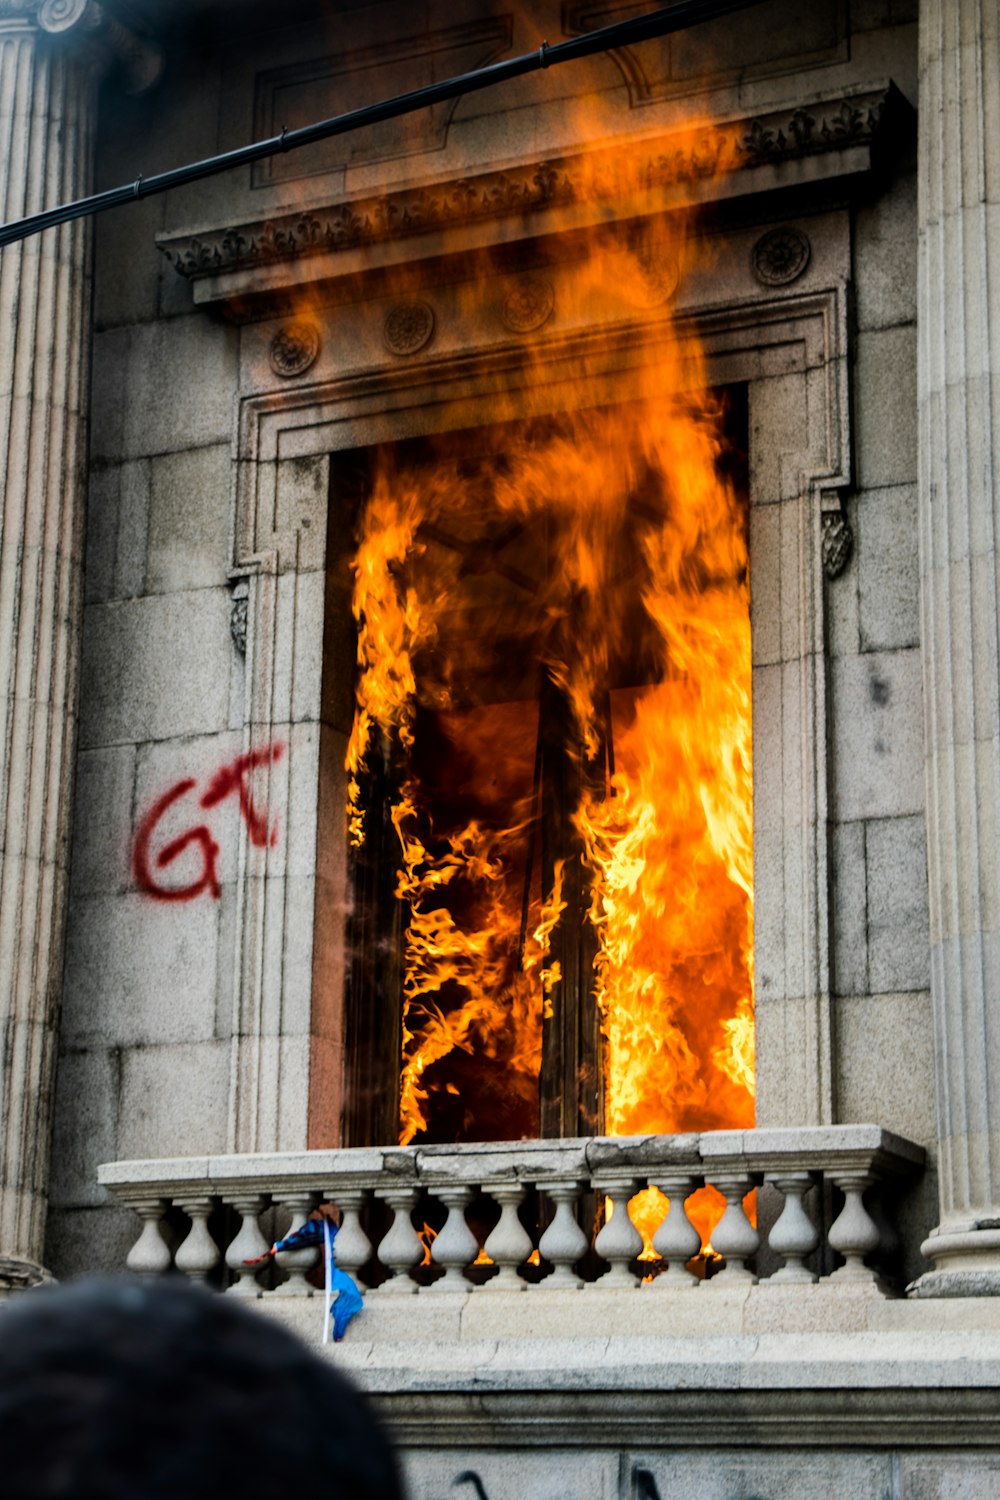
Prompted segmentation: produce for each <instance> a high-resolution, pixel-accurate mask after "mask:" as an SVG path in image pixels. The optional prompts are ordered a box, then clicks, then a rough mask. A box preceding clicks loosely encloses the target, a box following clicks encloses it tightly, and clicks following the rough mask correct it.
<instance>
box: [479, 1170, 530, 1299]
mask: <svg viewBox="0 0 1000 1500" xmlns="http://www.w3.org/2000/svg"><path fill="white" fill-rule="evenodd" d="M488 1192H489V1195H490V1197H491V1198H494V1199H495V1200H496V1202H497V1203H499V1205H500V1218H499V1219H498V1220H497V1222H496V1224H495V1226H494V1228H493V1229H492V1230H491V1232H490V1234H489V1236H488V1237H487V1240H486V1244H485V1245H484V1247H483V1248H484V1249H485V1251H486V1254H487V1255H488V1256H489V1257H490V1260H492V1261H493V1263H494V1264H495V1265H497V1266H499V1268H500V1269H499V1271H498V1272H497V1274H496V1276H494V1277H492V1278H491V1279H490V1280H489V1281H487V1282H486V1283H485V1286H484V1288H483V1289H484V1291H497V1292H525V1291H527V1289H528V1283H527V1282H526V1281H525V1280H524V1279H523V1278H522V1277H520V1276H519V1275H518V1274H517V1268H518V1266H520V1265H523V1264H524V1262H525V1261H526V1260H527V1258H528V1256H529V1255H530V1254H531V1251H532V1244H531V1236H530V1235H529V1233H528V1231H527V1230H526V1229H525V1227H524V1225H523V1224H522V1223H521V1220H520V1218H519V1217H518V1212H517V1210H518V1209H519V1207H520V1206H521V1204H522V1203H523V1202H524V1184H523V1182H491V1183H490V1184H489V1187H488Z"/></svg>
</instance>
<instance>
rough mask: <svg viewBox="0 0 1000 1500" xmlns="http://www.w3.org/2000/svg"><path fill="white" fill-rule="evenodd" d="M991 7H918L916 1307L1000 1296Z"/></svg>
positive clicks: (999, 627) (996, 296)
mask: <svg viewBox="0 0 1000 1500" xmlns="http://www.w3.org/2000/svg"><path fill="white" fill-rule="evenodd" d="M998 142H1000V9H998V7H997V3H996V0H921V5H920V209H919V212H920V247H919V331H920V345H919V400H920V495H919V525H920V547H921V611H922V646H923V666H924V700H925V701H924V710H925V765H926V787H927V830H928V870H929V877H930V909H931V987H932V997H933V1006H934V1023H935V1068H936V1081H937V1104H938V1137H939V1169H940V1194H941V1222H940V1224H939V1225H938V1227H937V1228H936V1229H935V1230H934V1231H933V1233H932V1234H931V1236H930V1238H929V1239H928V1240H927V1241H926V1243H925V1244H924V1245H923V1247H922V1249H923V1253H924V1254H925V1255H926V1256H927V1257H928V1258H929V1259H931V1260H933V1261H934V1264H935V1268H934V1270H933V1271H932V1272H931V1273H929V1274H928V1275H926V1276H924V1277H923V1278H921V1280H920V1281H919V1282H918V1283H917V1286H916V1291H917V1293H918V1294H919V1295H921V1296H942V1295H945V1296H949V1295H950V1296H967V1295H983V1294H990V1293H993V1294H996V1293H1000V667H998V663H1000V615H998V610H1000V575H998V565H1000V549H998V524H1000V150H998Z"/></svg>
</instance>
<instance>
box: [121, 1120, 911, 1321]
mask: <svg viewBox="0 0 1000 1500" xmlns="http://www.w3.org/2000/svg"><path fill="white" fill-rule="evenodd" d="M923 1161H924V1152H923V1149H922V1148H921V1147H920V1146H917V1145H914V1144H913V1143H912V1142H910V1141H907V1140H904V1139H902V1138H901V1137H899V1136H896V1135H892V1134H891V1133H889V1132H888V1131H885V1130H883V1129H881V1128H880V1127H878V1126H875V1125H845V1126H831V1127H819V1128H811V1129H801V1130H748V1131H717V1132H709V1133H705V1134H701V1135H693V1134H692V1135H674V1136H650V1137H636V1138H604V1137H599V1138H594V1139H586V1140H562V1141H519V1142H513V1143H511V1142H504V1143H500V1144H487V1145H465V1146H411V1147H385V1148H360V1149H352V1150H329V1151H325V1150H324V1151H306V1152H288V1153H281V1154H269V1155H239V1156H216V1157H195V1158H186V1159H183V1160H165V1161H132V1162H113V1163H108V1164H106V1165H104V1166H102V1167H101V1168H100V1171H99V1178H100V1181H101V1183H103V1185H104V1186H105V1187H106V1188H107V1189H108V1190H109V1191H110V1192H111V1193H112V1194H113V1196H114V1197H115V1198H116V1199H117V1200H118V1201H119V1202H120V1203H122V1204H124V1205H127V1206H128V1207H130V1208H132V1209H133V1210H134V1211H135V1212H136V1213H137V1214H138V1215H139V1217H140V1219H141V1220H142V1230H141V1233H140V1235H139V1237H138V1238H137V1239H136V1241H135V1244H134V1245H133V1246H132V1249H131V1251H130V1252H129V1255H128V1258H127V1265H128V1268H129V1269H130V1270H132V1271H135V1272H140V1273H158V1272H163V1271H167V1270H169V1269H170V1268H171V1267H172V1266H173V1267H176V1268H177V1269H178V1270H180V1271H183V1272H184V1273H185V1274H186V1275H188V1276H190V1277H192V1278H193V1279H195V1280H210V1281H212V1282H213V1283H214V1284H216V1285H220V1286H224V1287H226V1288H227V1289H228V1291H229V1293H230V1294H232V1295H236V1296H254V1297H256V1296H263V1297H264V1298H275V1297H287V1296H293V1297H296V1296H298V1297H300V1296H307V1295H311V1293H312V1291H313V1288H312V1286H311V1285H310V1284H309V1281H308V1280H307V1277H308V1276H309V1274H310V1272H311V1271H312V1270H313V1268H314V1267H315V1266H316V1264H317V1262H318V1260H319V1251H318V1250H317V1249H315V1248H307V1249H304V1250H297V1251H294V1252H283V1253H279V1254H278V1256H277V1258H276V1260H277V1266H278V1268H279V1270H278V1273H277V1275H275V1271H274V1268H273V1266H271V1267H269V1268H268V1269H267V1270H266V1271H265V1272H263V1273H262V1272H261V1271H260V1270H259V1269H255V1268H253V1267H250V1266H247V1265H246V1262H247V1261H248V1260H252V1259H253V1258H254V1257H256V1256H259V1255H261V1254H262V1253H263V1252H264V1251H265V1250H266V1249H267V1246H268V1239H267V1238H265V1234H264V1231H263V1229H262V1227H261V1219H262V1216H263V1215H264V1214H265V1213H266V1212H268V1211H273V1210H279V1211H281V1212H278V1213H273V1212H272V1214H271V1217H270V1218H269V1219H268V1220H266V1221H265V1227H267V1228H268V1230H269V1233H270V1234H271V1235H274V1234H276V1233H279V1232H280V1233H287V1232H288V1231H289V1229H295V1228H298V1227H299V1226H300V1225H301V1224H303V1223H304V1222H305V1220H306V1218H307V1217H308V1215H309V1213H310V1212H311V1211H312V1210H313V1209H314V1208H315V1207H317V1206H318V1205H320V1204H321V1203H323V1202H327V1203H332V1204H333V1205H335V1207H336V1209H337V1210H339V1217H340V1229H339V1233H338V1235H337V1239H336V1248H335V1255H336V1261H337V1264H338V1266H339V1267H340V1268H341V1269H342V1270H345V1271H348V1272H349V1273H350V1274H351V1275H352V1276H353V1277H354V1278H355V1280H356V1281H357V1282H358V1284H359V1286H361V1287H362V1289H364V1290H368V1291H371V1292H373V1294H374V1297H375V1299H377V1300H378V1301H379V1302H382V1300H383V1299H386V1303H385V1305H388V1299H395V1298H397V1297H398V1296H399V1295H401V1294H418V1293H422V1294H427V1295H433V1296H434V1297H440V1296H447V1295H448V1294H449V1293H452V1294H453V1293H456V1292H460V1293H466V1294H470V1293H475V1295H476V1297H477V1298H479V1297H485V1296H487V1295H489V1294H490V1293H497V1292H500V1293H503V1292H524V1291H529V1292H531V1293H532V1294H533V1295H537V1294H538V1293H539V1292H541V1291H544V1290H546V1289H548V1290H550V1291H554V1290H558V1289H560V1288H563V1289H571V1290H574V1291H578V1292H580V1293H583V1294H586V1293H587V1292H588V1291H590V1290H591V1289H593V1288H595V1287H601V1288H602V1289H604V1290H606V1291H611V1290H612V1289H617V1290H624V1291H627V1290H630V1289H634V1288H638V1287H640V1286H643V1287H644V1289H648V1290H650V1291H652V1292H653V1293H654V1294H655V1293H656V1292H657V1291H661V1292H662V1291H665V1290H671V1289H691V1290H694V1289H697V1288H701V1289H702V1291H703V1293H708V1294H711V1293H712V1292H713V1291H714V1292H718V1291H719V1290H720V1289H721V1288H725V1287H732V1288H735V1287H737V1286H740V1285H744V1286H750V1285H753V1284H755V1283H758V1282H760V1283H761V1284H762V1285H766V1286H783V1285H787V1284H800V1285H807V1284H810V1283H815V1282H817V1281H821V1282H823V1283H826V1284H833V1285H839V1286H844V1287H846V1286H847V1285H853V1286H857V1287H865V1288H867V1289H869V1290H870V1291H871V1292H872V1293H874V1294H876V1295H889V1294H891V1292H892V1291H893V1290H895V1289H898V1288H893V1286H892V1279H891V1264H892V1259H893V1247H894V1246H898V1240H897V1239H896V1236H895V1232H894V1230H893V1228H892V1226H891V1221H890V1214H891V1209H892V1201H893V1197H894V1194H895V1192H896V1191H898V1190H899V1189H900V1188H901V1187H903V1186H905V1185H906V1183H907V1182H908V1181H909V1180H912V1178H913V1177H914V1175H915V1174H917V1173H919V1171H920V1170H921V1168H922V1166H923ZM706 1185H711V1186H713V1187H715V1188H717V1189H718V1191H719V1193H720V1194H721V1195H722V1197H723V1198H724V1199H725V1210H724V1212H723V1214H722V1217H721V1218H720V1219H719V1220H718V1221H717V1222H716V1224H715V1227H714V1228H713V1230H712V1235H711V1252H712V1253H711V1254H710V1255H706V1254H705V1253H703V1247H702V1241H701V1235H700V1234H699V1232H698V1230H697V1229H696V1228H695V1226H694V1224H693V1223H692V1221H691V1218H690V1217H689V1216H688V1212H687V1209H686V1204H687V1202H688V1201H689V1200H690V1198H691V1196H692V1194H694V1193H695V1192H696V1191H697V1190H698V1189H699V1188H702V1187H704V1186H706ZM647 1187H656V1188H658V1189H660V1191H661V1192H662V1193H663V1195H664V1196H665V1198H666V1199H667V1200H668V1204H669V1208H668V1210H667V1212H666V1214H665V1217H663V1218H662V1222H661V1223H660V1224H659V1226H658V1227H657V1228H656V1229H655V1233H654V1234H653V1236H652V1252H655V1255H656V1256H657V1257H658V1258H657V1259H655V1260H651V1259H649V1258H648V1255H649V1252H648V1251H647V1258H644V1259H639V1258H638V1257H639V1254H640V1252H641V1251H642V1248H643V1239H642V1236H641V1234H640V1233H639V1231H638V1229H637V1228H636V1226H635V1224H634V1223H633V1222H632V1217H631V1216H630V1213H629V1204H630V1202H631V1201H632V1200H633V1199H634V1197H635V1195H636V1194H637V1193H639V1192H640V1191H641V1190H642V1189H644V1188H647ZM754 1189H757V1190H758V1193H757V1197H756V1200H748V1196H747V1195H748V1194H750V1193H751V1192H752V1191H753V1190H754ZM755 1202H756V1212H755V1211H754V1203H755ZM609 1205H613V1209H609ZM748 1207H749V1208H750V1212H749V1213H748ZM178 1210H179V1214H178V1212H177V1211H178ZM220 1210H222V1211H220ZM225 1210H228V1212H225ZM181 1216H183V1217H181ZM753 1219H755V1220H756V1223H755V1222H752V1220H753ZM421 1225H422V1226H424V1227H423V1229H422V1230H421V1229H418V1226H421ZM427 1226H432V1227H431V1228H428V1227H427ZM434 1226H436V1233H435V1227H434ZM648 1232H649V1231H648V1226H647V1235H648ZM887 1269H888V1271H889V1274H888V1279H887V1278H886V1276H885V1275H884V1274H883V1273H884V1272H886V1270H887ZM261 1281H265V1282H268V1283H273V1282H277V1283H278V1284H277V1285H267V1286H262V1285H261V1284H260V1282H261Z"/></svg>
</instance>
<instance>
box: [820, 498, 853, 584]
mask: <svg viewBox="0 0 1000 1500" xmlns="http://www.w3.org/2000/svg"><path fill="white" fill-rule="evenodd" d="M821 545H822V550H823V571H824V573H825V574H826V576H827V578H831V579H832V578H839V577H840V575H841V573H842V572H843V571H844V569H845V568H846V567H847V564H848V563H849V562H850V560H851V553H852V552H853V551H854V533H853V532H852V531H851V526H850V522H849V521H848V519H847V517H846V516H845V515H844V513H843V511H841V510H828V511H824V513H823V540H822V544H821Z"/></svg>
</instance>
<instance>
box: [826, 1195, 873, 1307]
mask: <svg viewBox="0 0 1000 1500" xmlns="http://www.w3.org/2000/svg"><path fill="white" fill-rule="evenodd" d="M827 1176H828V1177H830V1178H831V1179H832V1180H833V1182H834V1184H835V1185H836V1186H837V1187H839V1188H840V1190H841V1192H842V1193H843V1195H844V1206H843V1208H842V1209H841V1211H840V1213H839V1214H838V1215H837V1218H836V1219H835V1220H834V1221H833V1223H832V1224H831V1225H830V1232H829V1234H828V1235H827V1239H828V1240H829V1242H830V1246H831V1248H832V1249H834V1250H836V1252H837V1254H838V1255H842V1256H843V1257H844V1262H845V1264H844V1265H842V1266H841V1267H840V1268H839V1269H838V1270H836V1271H834V1272H833V1273H832V1275H831V1276H829V1277H827V1280H828V1281H854V1282H862V1283H868V1284H877V1283H878V1276H877V1274H876V1273H875V1272H874V1271H873V1270H872V1269H871V1267H870V1266H866V1265H865V1256H866V1255H870V1254H871V1253H872V1251H873V1250H877V1249H878V1246H879V1232H878V1225H877V1224H876V1223H875V1220H874V1219H873V1218H872V1216H871V1214H870V1213H869V1212H868V1210H867V1208H865V1201H864V1196H865V1189H866V1188H868V1187H870V1186H871V1182H872V1178H871V1174H870V1173H867V1172H835V1171H834V1172H827Z"/></svg>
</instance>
